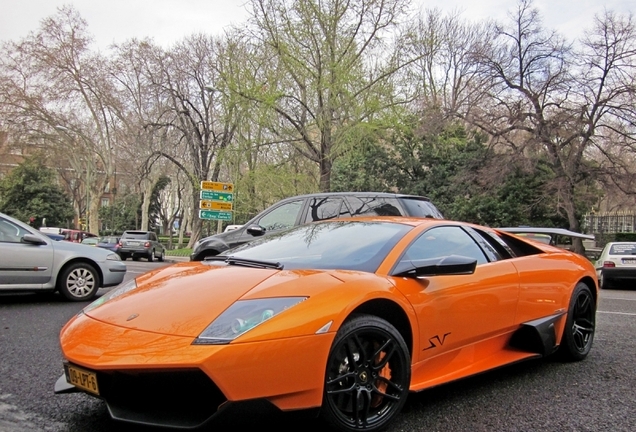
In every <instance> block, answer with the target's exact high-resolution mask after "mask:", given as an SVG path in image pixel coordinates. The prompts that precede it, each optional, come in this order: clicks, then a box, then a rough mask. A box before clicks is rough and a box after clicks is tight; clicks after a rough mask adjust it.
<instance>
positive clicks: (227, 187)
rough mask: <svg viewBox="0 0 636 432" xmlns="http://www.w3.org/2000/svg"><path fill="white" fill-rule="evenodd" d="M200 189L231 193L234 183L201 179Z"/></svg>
mask: <svg viewBox="0 0 636 432" xmlns="http://www.w3.org/2000/svg"><path fill="white" fill-rule="evenodd" d="M201 189H203V190H209V191H218V192H230V193H231V192H233V191H234V184H232V183H221V182H213V181H207V180H202V181H201Z"/></svg>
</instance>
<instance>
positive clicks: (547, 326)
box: [55, 217, 598, 432]
mask: <svg viewBox="0 0 636 432" xmlns="http://www.w3.org/2000/svg"><path fill="white" fill-rule="evenodd" d="M597 300H598V287H597V285H596V274H595V271H594V266H593V265H592V263H591V262H590V261H589V260H587V259H586V258H585V257H583V256H581V255H578V254H575V253H572V252H568V251H565V250H561V249H557V248H554V247H552V246H549V245H545V244H542V243H538V242H532V241H529V240H525V239H523V238H522V237H517V236H514V235H512V234H507V233H504V232H502V231H497V230H494V229H491V228H487V227H480V226H477V225H472V224H467V223H460V222H452V221H447V220H437V219H422V218H417V219H416V218H404V217H391V218H387V217H375V218H361V219H348V220H329V221H322V222H316V223H312V224H306V225H302V226H297V227H295V228H292V229H290V230H287V231H284V232H279V233H277V234H275V235H271V236H267V237H261V238H260V239H258V240H255V241H253V242H250V243H247V244H245V245H242V246H239V247H237V248H234V249H232V250H228V251H226V252H224V253H222V254H221V255H219V256H216V257H212V258H210V259H209V260H206V261H203V262H185V263H180V264H176V265H175V266H171V267H167V268H164V269H158V270H154V271H153V272H152V273H148V274H146V275H144V276H140V277H138V278H137V279H136V280H131V281H130V282H128V283H127V284H125V285H122V286H121V287H120V288H117V289H114V290H111V291H110V292H109V293H107V294H106V295H104V296H102V297H100V299H98V300H97V301H95V302H94V303H92V304H91V305H89V306H87V307H86V308H84V310H83V312H82V313H79V314H75V315H74V317H72V318H71V320H70V322H68V323H67V324H66V325H65V326H64V327H63V328H62V330H61V332H60V346H61V350H62V355H63V357H64V359H65V363H64V370H65V373H64V374H63V375H62V376H61V377H60V378H59V379H58V381H57V383H56V385H55V391H56V393H64V392H70V391H82V392H84V393H85V394H87V395H91V396H93V397H98V398H99V399H100V400H103V401H105V403H106V404H107V406H108V412H109V413H110V414H111V415H112V416H113V417H115V418H116V419H117V420H119V421H125V422H131V423H134V424H140V423H142V424H151V425H153V426H169V427H171V428H174V429H194V428H197V427H199V426H201V425H204V424H208V422H210V421H212V418H214V417H216V416H217V415H221V413H224V414H228V413H231V412H234V413H239V412H244V410H245V409H249V407H262V406H268V407H272V408H275V409H280V410H284V411H298V410H305V409H314V410H313V411H312V412H314V413H318V412H319V413H320V415H322V416H323V418H324V419H325V420H326V422H327V423H330V424H331V425H332V426H334V427H335V428H336V429H338V430H340V431H343V432H352V431H363V432H364V431H368V432H370V431H374V432H377V431H380V430H383V429H385V428H386V427H388V426H389V424H390V423H391V422H392V421H393V420H394V419H395V418H396V416H397V415H398V414H399V412H400V410H401V409H402V406H403V405H404V403H405V401H406V398H407V395H408V394H409V392H418V391H422V390H425V389H429V388H432V387H434V386H439V385H441V384H444V383H448V382H452V381H455V380H458V379H460V378H465V377H468V376H472V375H475V374H479V373H482V372H485V371H487V370H492V369H495V368H498V367H502V366H504V365H508V364H513V363H518V362H521V361H523V360H530V359H536V358H539V357H547V356H550V355H552V354H556V355H557V356H559V357H560V358H561V359H562V360H566V361H579V360H583V359H584V358H586V356H587V355H588V354H589V352H590V349H591V347H592V343H593V339H594V333H595V320H596V305H597ZM576 369H577V370H578V371H580V372H579V374H580V376H584V375H585V373H586V372H585V369H586V366H585V365H584V364H583V365H580V366H578V367H577V368H576ZM516 371H518V369H516ZM515 373H517V372H515ZM500 384H501V383H500ZM504 384H505V383H504ZM493 386H494V387H495V389H494V390H493V391H496V386H497V383H493ZM466 397H469V396H466ZM477 402H478V401H475V403H477ZM233 405H234V407H233ZM241 408H243V410H241ZM318 408H319V410H318ZM395 429H399V428H395Z"/></svg>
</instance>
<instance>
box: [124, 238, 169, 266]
mask: <svg viewBox="0 0 636 432" xmlns="http://www.w3.org/2000/svg"><path fill="white" fill-rule="evenodd" d="M119 244H120V247H119V256H121V259H123V260H124V261H126V260H127V259H128V257H132V259H133V261H137V260H139V258H146V259H147V260H148V261H149V262H152V261H154V260H155V258H156V259H157V260H159V261H163V260H164V258H165V256H166V250H165V248H164V247H163V245H162V244H161V243H159V239H158V238H157V234H155V233H154V232H152V231H124V233H123V234H122V235H121V238H120V239H119Z"/></svg>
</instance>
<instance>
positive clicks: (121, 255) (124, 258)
mask: <svg viewBox="0 0 636 432" xmlns="http://www.w3.org/2000/svg"><path fill="white" fill-rule="evenodd" d="M119 256H120V257H121V260H122V261H126V260H127V259H128V258H129V256H128V254H125V253H122V254H119Z"/></svg>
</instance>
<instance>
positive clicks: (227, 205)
mask: <svg viewBox="0 0 636 432" xmlns="http://www.w3.org/2000/svg"><path fill="white" fill-rule="evenodd" d="M199 208H202V209H208V210H232V203H231V202H220V201H208V200H201V201H199Z"/></svg>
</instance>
